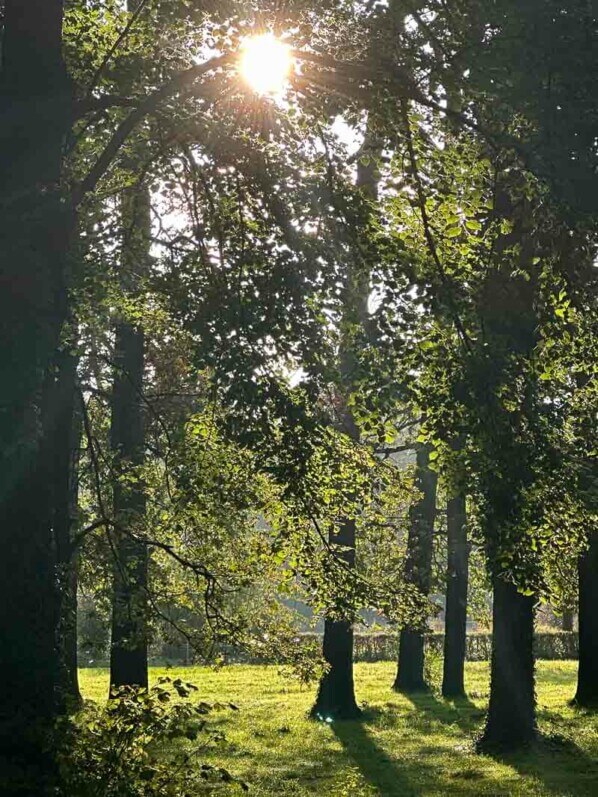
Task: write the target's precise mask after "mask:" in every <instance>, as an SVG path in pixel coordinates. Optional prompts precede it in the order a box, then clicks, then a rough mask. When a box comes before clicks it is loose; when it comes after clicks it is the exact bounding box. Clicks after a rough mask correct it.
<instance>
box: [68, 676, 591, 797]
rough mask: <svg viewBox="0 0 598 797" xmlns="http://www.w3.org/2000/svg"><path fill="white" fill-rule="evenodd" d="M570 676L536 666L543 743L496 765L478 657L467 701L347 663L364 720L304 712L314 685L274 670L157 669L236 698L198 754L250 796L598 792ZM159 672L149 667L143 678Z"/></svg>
mask: <svg viewBox="0 0 598 797" xmlns="http://www.w3.org/2000/svg"><path fill="white" fill-rule="evenodd" d="M575 672H576V662H571V661H558V662H549V661H541V662H539V663H538V687H537V689H538V713H539V722H540V729H541V731H542V733H543V741H542V742H541V743H540V744H539V745H538V748H537V749H536V750H534V751H532V752H529V753H526V754H525V755H518V756H513V757H509V758H505V759H500V760H499V759H495V758H491V757H487V756H478V755H476V754H475V753H474V752H473V745H472V740H473V739H474V737H475V734H476V733H477V732H478V730H479V728H480V725H481V723H482V720H483V715H484V708H485V706H486V702H487V699H488V665H487V664H485V663H470V664H468V666H467V689H468V693H469V699H468V700H467V701H464V702H460V703H458V704H454V703H449V702H447V701H445V700H443V699H442V698H441V697H440V696H439V695H438V694H431V695H422V696H414V697H405V696H403V695H398V694H395V693H394V692H392V691H391V689H390V688H389V684H390V683H391V682H392V677H393V674H394V665H393V664H392V663H386V662H384V663H379V664H357V665H356V667H355V678H356V687H357V694H358V700H359V701H360V702H361V704H362V705H363V707H364V708H365V709H366V714H365V719H364V721H363V722H344V723H333V724H330V725H327V724H325V723H316V722H313V721H310V720H308V719H307V718H306V712H307V711H308V709H309V707H310V705H311V703H312V700H313V698H314V692H315V689H314V688H305V687H301V686H300V685H299V684H297V683H296V682H294V681H293V680H290V679H288V678H285V677H284V676H282V675H281V674H280V673H279V672H278V669H277V668H276V667H273V666H270V667H264V666H246V665H232V666H229V667H226V668H224V669H222V670H220V671H214V670H212V669H209V668H206V667H190V668H173V669H171V670H169V671H168V675H170V676H174V677H181V678H183V679H184V680H188V681H192V682H193V683H195V684H196V685H197V686H198V687H199V699H202V700H208V701H217V700H222V701H224V700H226V701H233V702H234V703H236V704H237V705H238V707H239V709H240V711H238V712H235V711H228V710H227V711H222V712H218V713H217V714H214V715H212V720H211V722H212V724H215V725H217V726H218V727H219V728H221V729H222V730H223V731H224V733H225V734H226V741H225V742H223V743H222V744H221V745H220V746H219V747H217V748H214V749H213V750H210V751H207V752H206V755H205V756H204V760H208V761H210V762H211V763H222V764H223V765H225V766H226V767H227V768H228V769H229V770H230V771H231V772H232V773H234V774H235V775H238V776H239V777H241V778H243V779H244V780H245V781H247V783H248V784H249V785H250V794H253V795H255V796H256V797H265V795H268V797H279V796H280V797H287V796H290V795H293V797H307V795H327V796H328V797H349V796H350V797H373V796H374V795H384V796H386V795H388V796H389V797H394V795H396V797H409V795H426V796H427V797H439V796H440V795H450V794H463V795H476V797H477V795H496V797H498V796H499V795H525V796H526V797H532V796H534V795H559V796H564V795H571V796H572V797H578V796H579V795H588V797H590V795H591V796H592V797H598V716H595V715H594V716H593V715H591V714H587V713H583V712H578V711H574V710H573V709H571V708H569V706H568V705H567V701H568V700H569V699H570V698H571V696H572V695H573V692H574V685H575ZM165 673H166V671H165V670H163V669H157V668H156V669H153V670H152V671H151V677H152V678H156V677H157V676H159V675H161V674H165ZM81 687H82V691H83V693H84V696H85V697H86V698H93V699H96V700H102V699H104V697H105V695H106V690H107V673H106V670H82V671H81Z"/></svg>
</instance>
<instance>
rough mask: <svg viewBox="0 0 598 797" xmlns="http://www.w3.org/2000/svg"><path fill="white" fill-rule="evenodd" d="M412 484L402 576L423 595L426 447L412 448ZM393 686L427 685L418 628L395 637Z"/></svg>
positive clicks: (429, 483)
mask: <svg viewBox="0 0 598 797" xmlns="http://www.w3.org/2000/svg"><path fill="white" fill-rule="evenodd" d="M416 456H417V461H416V471H415V486H416V487H417V489H418V490H419V491H420V492H421V494H422V497H421V498H420V499H419V500H418V501H417V502H416V503H415V504H414V505H413V507H412V508H411V512H410V528H409V536H408V538H407V561H406V566H405V578H406V579H407V580H408V582H409V583H411V584H414V585H415V586H416V587H417V588H418V589H419V590H420V591H421V592H422V593H423V594H424V595H428V594H429V592H430V581H431V576H432V551H433V544H434V521H435V519H436V486H437V481H438V478H437V475H436V473H435V472H434V471H433V470H431V469H430V467H429V464H430V447H429V446H427V445H422V446H419V447H418V448H417V452H416ZM393 689H396V690H397V691H400V692H419V691H425V690H427V689H428V685H427V684H426V680H425V677H424V634H423V631H422V630H420V629H414V628H404V629H402V630H401V634H400V637H399V661H398V667H397V674H396V678H395V681H394V684H393Z"/></svg>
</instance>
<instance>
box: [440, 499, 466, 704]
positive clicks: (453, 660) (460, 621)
mask: <svg viewBox="0 0 598 797" xmlns="http://www.w3.org/2000/svg"><path fill="white" fill-rule="evenodd" d="M446 530H447V563H446V607H445V621H444V662H443V672H442V694H443V695H444V697H448V698H455V697H463V696H464V695H465V684H464V680H463V676H464V670H465V652H466V644H467V587H468V569H469V545H468V542H467V516H466V498H465V495H464V494H463V493H462V492H460V493H457V495H454V496H452V497H450V498H449V499H448V501H447V507H446Z"/></svg>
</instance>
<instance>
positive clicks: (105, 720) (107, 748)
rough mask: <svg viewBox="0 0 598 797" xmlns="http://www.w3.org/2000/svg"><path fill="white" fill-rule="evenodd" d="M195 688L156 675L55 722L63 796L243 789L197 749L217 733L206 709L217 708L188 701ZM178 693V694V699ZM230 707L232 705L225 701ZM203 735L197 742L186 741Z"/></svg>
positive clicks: (158, 795) (160, 795)
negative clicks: (151, 682) (151, 681)
mask: <svg viewBox="0 0 598 797" xmlns="http://www.w3.org/2000/svg"><path fill="white" fill-rule="evenodd" d="M194 691H196V687H195V686H193V685H192V684H188V683H184V682H183V681H181V680H180V679H177V680H174V681H173V680H171V679H170V678H161V679H160V681H159V682H158V684H157V685H156V686H154V687H152V688H151V689H149V690H145V689H138V688H132V687H124V688H121V689H119V690H117V691H116V692H115V693H113V695H112V697H111V699H110V700H109V701H108V704H107V705H106V706H99V705H97V704H95V703H89V704H86V706H85V707H84V709H83V710H82V711H81V712H80V713H79V714H78V715H76V717H74V718H68V719H67V718H65V719H63V720H62V721H61V723H60V724H59V734H58V735H59V739H60V743H59V745H60V746H59V753H58V765H59V771H60V782H61V791H60V792H59V793H60V794H61V795H62V796H63V797H192V795H193V797H195V796H196V795H200V794H213V793H224V792H229V791H230V790H231V789H233V788H235V789H238V788H240V789H242V790H247V787H246V786H245V784H244V783H241V782H240V781H238V780H236V779H235V778H234V777H233V776H232V775H231V774H230V773H229V772H228V771H227V770H225V769H222V768H219V767H213V766H210V765H208V764H203V763H201V762H200V761H199V755H200V753H201V751H202V750H204V749H205V748H206V747H207V746H210V745H212V744H215V743H217V742H219V741H221V740H222V738H223V736H222V734H221V733H220V732H218V731H215V730H213V729H211V728H210V727H209V725H208V723H207V720H206V715H208V714H209V713H210V712H211V711H212V710H213V709H215V708H221V707H222V706H221V705H219V704H216V705H214V706H212V705H209V704H207V703H202V702H200V703H193V702H192V701H190V700H189V699H188V698H189V697H190V695H191V693H192V692H194ZM177 698H178V699H177ZM229 707H230V708H235V706H233V705H232V704H229ZM199 738H201V740H202V744H201V745H199V746H197V745H195V746H191V744H190V743H191V742H193V743H196V742H197V740H198V739H199Z"/></svg>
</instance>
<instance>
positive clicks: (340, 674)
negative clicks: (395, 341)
mask: <svg viewBox="0 0 598 797" xmlns="http://www.w3.org/2000/svg"><path fill="white" fill-rule="evenodd" d="M378 150H379V145H378V144H377V142H375V141H374V139H373V137H372V136H371V135H370V134H369V132H368V133H366V136H365V142H364V147H363V151H364V154H367V155H368V161H367V163H365V162H363V161H359V162H358V168H357V186H358V188H360V189H361V190H362V191H363V193H364V194H365V196H366V197H368V198H369V199H372V200H374V199H376V197H377V193H378V179H379V175H378V170H377V166H376V158H377V156H378V154H379V152H378ZM369 291H370V281H369V275H368V276H366V277H364V275H363V274H355V273H353V272H351V273H350V274H349V275H348V280H347V290H346V298H345V308H344V319H343V323H344V324H347V325H353V324H354V325H359V326H361V327H362V328H366V326H367V319H368V310H367V302H368V296H369ZM340 359H341V362H340V371H341V379H342V381H343V383H344V386H345V387H346V389H347V390H350V387H351V381H352V378H353V369H354V355H353V351H352V349H351V345H350V342H349V341H348V340H347V338H346V336H344V340H343V344H342V346H341V353H340ZM341 414H342V418H341V420H340V423H339V426H340V428H341V431H343V432H344V433H345V434H348V435H349V436H350V437H351V438H352V439H353V440H358V439H359V430H358V429H357V426H356V425H355V421H354V419H353V417H352V415H351V413H350V412H349V411H348V410H347V409H346V408H345V409H344V410H343V411H342V413H341ZM355 526H356V524H355V519H352V518H345V519H344V520H343V521H342V522H341V523H340V524H339V526H338V528H337V529H334V530H332V531H331V532H330V535H329V542H330V543H331V545H339V546H342V547H343V550H344V554H343V558H344V559H345V562H346V563H347V564H348V565H349V566H350V567H354V566H355ZM322 654H323V656H324V660H325V661H326V664H327V666H328V671H327V672H326V674H325V675H324V677H323V678H322V680H321V682H320V686H319V689H318V694H317V697H316V702H315V704H314V706H313V708H312V710H311V716H312V717H317V718H320V719H326V718H332V719H354V718H357V717H359V716H361V709H360V708H359V707H358V705H357V701H356V699H355V685H354V680H353V626H352V624H351V623H350V622H349V621H347V620H335V619H331V618H326V619H325V622H324V639H323V645H322Z"/></svg>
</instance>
